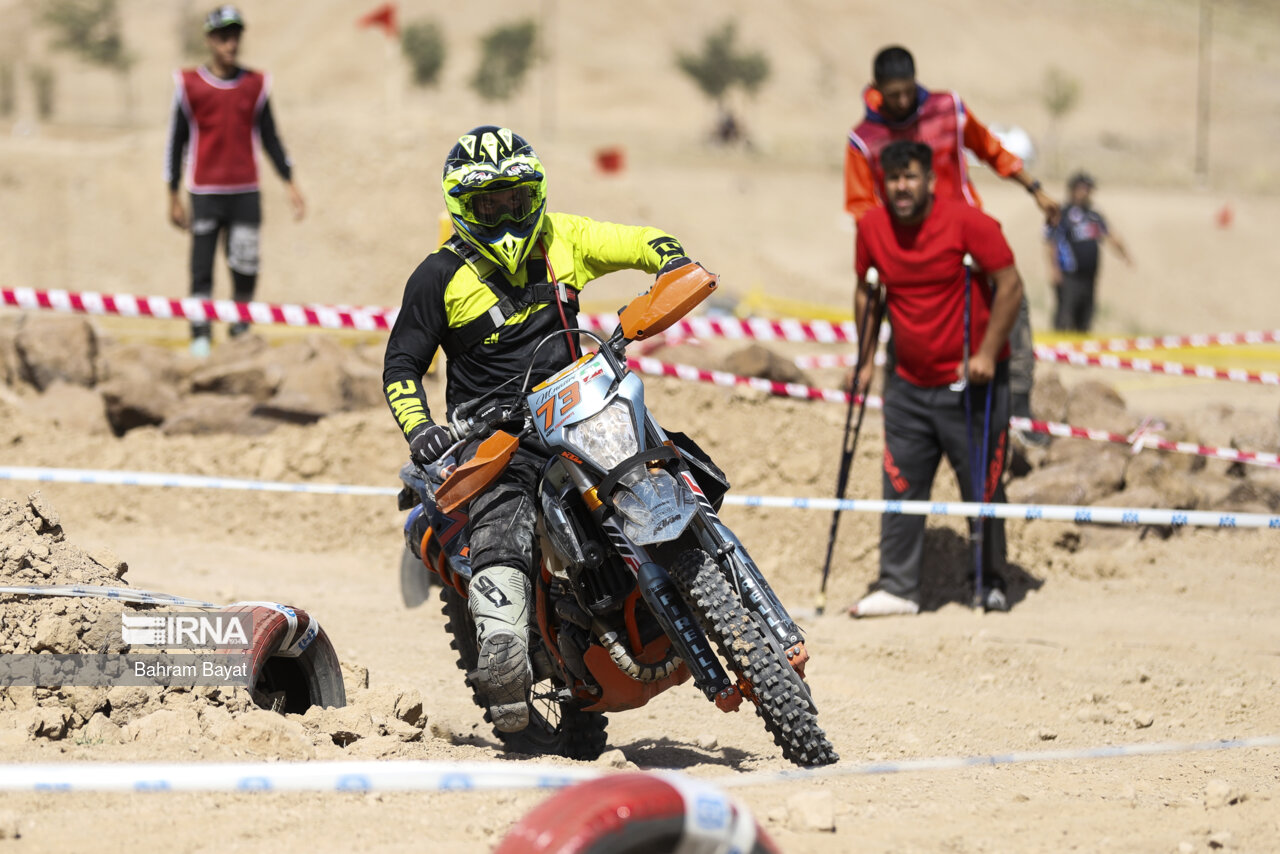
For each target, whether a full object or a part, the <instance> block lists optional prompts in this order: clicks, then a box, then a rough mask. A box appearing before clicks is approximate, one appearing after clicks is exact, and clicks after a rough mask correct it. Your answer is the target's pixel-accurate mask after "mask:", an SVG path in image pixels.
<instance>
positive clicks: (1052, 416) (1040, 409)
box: [881, 371, 1068, 422]
mask: <svg viewBox="0 0 1280 854" xmlns="http://www.w3.org/2000/svg"><path fill="white" fill-rule="evenodd" d="M1036 374H1037V376H1036V382H1035V385H1034V386H1033V387H1032V389H1031V414H1032V416H1033V417H1034V418H1035V419H1036V420H1039V421H1059V422H1062V421H1066V420H1067V397H1068V395H1067V389H1066V387H1065V386H1063V384H1062V380H1061V379H1059V378H1058V372H1057V371H1044V372H1043V373H1042V372H1041V371H1036ZM881 388H883V386H881Z"/></svg>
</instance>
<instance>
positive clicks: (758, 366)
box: [724, 344, 813, 385]
mask: <svg viewBox="0 0 1280 854" xmlns="http://www.w3.org/2000/svg"><path fill="white" fill-rule="evenodd" d="M724 370H726V371H728V372H729V373H731V374H737V375H738V376H741V377H761V378H763V379H766V380H771V381H773V382H778V383H800V384H802V385H813V382H812V381H811V380H810V379H809V377H808V376H807V375H806V374H805V372H804V371H802V370H800V369H799V368H798V367H796V364H795V362H793V361H791V360H789V359H784V358H782V357H781V356H779V355H777V354H776V353H774V352H773V351H772V350H770V349H769V348H767V347H764V346H762V345H760V344H748V345H747V346H746V347H743V348H742V349H741V350H737V351H735V352H733V353H730V354H729V356H728V357H727V358H726V359H725V360H724Z"/></svg>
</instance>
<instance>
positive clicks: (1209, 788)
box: [1204, 779, 1244, 810]
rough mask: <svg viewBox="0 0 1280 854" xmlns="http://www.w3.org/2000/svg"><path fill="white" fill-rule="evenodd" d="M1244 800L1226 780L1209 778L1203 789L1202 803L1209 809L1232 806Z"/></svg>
mask: <svg viewBox="0 0 1280 854" xmlns="http://www.w3.org/2000/svg"><path fill="white" fill-rule="evenodd" d="M1243 800H1244V795H1242V794H1240V793H1239V792H1238V791H1236V788H1235V787H1234V786H1232V785H1231V784H1230V783H1228V782H1227V781H1226V780H1216V779H1215V780H1210V781H1209V783H1208V785H1206V786H1205V789H1204V805H1205V806H1206V807H1208V808H1209V809H1211V810H1215V809H1222V808H1223V807H1226V806H1233V805H1235V804H1238V803H1240V802H1241V801H1243Z"/></svg>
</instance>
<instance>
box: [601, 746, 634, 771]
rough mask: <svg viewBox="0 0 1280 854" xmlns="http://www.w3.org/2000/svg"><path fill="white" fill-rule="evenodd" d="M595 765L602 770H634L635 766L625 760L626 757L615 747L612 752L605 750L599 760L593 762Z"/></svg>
mask: <svg viewBox="0 0 1280 854" xmlns="http://www.w3.org/2000/svg"><path fill="white" fill-rule="evenodd" d="M595 764H596V765H599V766H601V767H603V768H635V767H636V766H635V764H634V763H632V762H631V761H630V760H628V759H627V755H626V754H625V753H623V752H622V751H621V750H619V749H617V748H616V747H615V748H614V749H613V750H606V751H605V752H604V753H601V754H600V758H598V759H597V760H596V761H595Z"/></svg>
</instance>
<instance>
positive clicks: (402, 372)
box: [382, 253, 448, 439]
mask: <svg viewBox="0 0 1280 854" xmlns="http://www.w3.org/2000/svg"><path fill="white" fill-rule="evenodd" d="M437 254H438V253H437ZM436 257H437V256H436V255H432V256H430V257H428V258H427V260H425V261H423V262H422V263H421V264H419V265H418V269H416V270H414V271H413V275H411V276H410V277H409V281H408V282H407V283H406V284H405V286H404V300H403V301H402V303H401V305H400V314H399V315H398V316H397V317H396V322H395V324H394V325H393V326H392V327H391V335H390V337H389V338H388V339H387V352H386V356H385V357H384V359H383V362H382V391H383V394H384V395H386V398H387V405H388V406H390V407H391V413H392V414H393V415H394V416H395V419H396V423H397V424H399V425H400V430H401V431H402V432H403V433H404V435H405V438H406V439H407V438H408V437H409V434H410V433H412V432H413V431H414V429H415V428H417V427H420V426H422V425H423V424H430V423H432V422H431V409H430V407H429V406H428V405H427V396H426V393H425V392H423V390H422V377H423V375H424V374H426V372H427V368H429V367H430V366H431V360H432V359H433V358H435V355H436V350H437V349H439V347H440V343H441V340H442V338H443V335H444V331H445V329H446V328H447V321H446V319H445V313H444V287H445V285H446V284H448V271H446V270H444V269H443V268H442V265H440V264H439V263H438V262H436V261H434V259H436Z"/></svg>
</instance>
